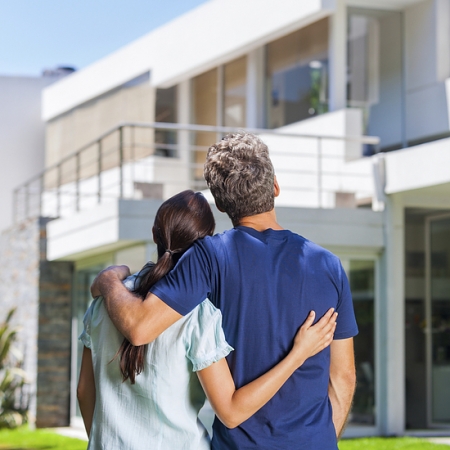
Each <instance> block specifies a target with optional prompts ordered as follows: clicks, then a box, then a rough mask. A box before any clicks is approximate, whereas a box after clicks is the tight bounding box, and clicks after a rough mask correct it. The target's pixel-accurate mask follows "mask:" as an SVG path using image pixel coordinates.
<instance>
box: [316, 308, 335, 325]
mask: <svg viewBox="0 0 450 450" xmlns="http://www.w3.org/2000/svg"><path fill="white" fill-rule="evenodd" d="M336 317H337V313H336V312H334V308H330V309H329V310H328V311H327V312H326V313H325V314H324V315H323V316H322V317H321V319H320V320H319V321H318V322H317V323H316V324H315V325H314V326H315V327H317V328H318V329H322V328H324V327H326V326H327V325H329V324H332V323H334V322H336Z"/></svg>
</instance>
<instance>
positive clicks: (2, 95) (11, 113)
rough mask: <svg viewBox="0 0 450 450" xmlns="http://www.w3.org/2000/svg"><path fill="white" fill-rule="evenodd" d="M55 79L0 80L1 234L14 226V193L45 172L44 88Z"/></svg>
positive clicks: (10, 78) (21, 78) (7, 78)
mask: <svg viewBox="0 0 450 450" xmlns="http://www.w3.org/2000/svg"><path fill="white" fill-rule="evenodd" d="M53 81H55V80H54V79H52V78H32V77H6V76H1V77H0V152H1V155H2V164H1V165H0V192H1V196H0V206H1V210H2V214H1V216H0V231H2V230H4V229H5V228H8V227H9V226H11V225H12V223H13V191H14V189H15V188H16V187H17V186H19V185H20V184H22V183H25V182H26V181H28V180H29V179H30V178H32V177H33V176H35V175H36V174H38V173H39V172H40V171H42V170H43V169H44V161H45V146H44V133H45V128H44V125H45V124H44V122H43V121H42V119H41V92H42V89H43V88H44V87H45V86H47V85H49V84H50V83H52V82H53Z"/></svg>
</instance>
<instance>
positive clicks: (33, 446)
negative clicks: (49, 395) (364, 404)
mask: <svg viewBox="0 0 450 450" xmlns="http://www.w3.org/2000/svg"><path fill="white" fill-rule="evenodd" d="M86 447H87V442H86V441H81V440H79V439H73V438H68V437H65V436H61V435H59V434H57V433H54V432H53V431H51V430H34V431H32V430H29V429H28V428H27V427H21V428H18V429H15V430H7V429H1V430H0V450H86ZM339 450H450V447H449V446H447V445H443V444H432V443H431V442H428V441H426V440H424V439H418V438H410V437H407V438H362V439H344V440H342V441H341V442H340V443H339Z"/></svg>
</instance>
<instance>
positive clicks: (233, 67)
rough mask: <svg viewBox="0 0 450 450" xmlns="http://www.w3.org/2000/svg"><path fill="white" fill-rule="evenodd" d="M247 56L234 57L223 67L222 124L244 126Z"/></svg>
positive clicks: (236, 126)
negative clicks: (234, 58)
mask: <svg viewBox="0 0 450 450" xmlns="http://www.w3.org/2000/svg"><path fill="white" fill-rule="evenodd" d="M246 90H247V58H246V57H245V56H244V57H243V58H239V59H236V60H234V61H232V62H230V63H228V64H226V65H225V67H224V89H223V125H224V126H226V127H235V128H239V127H245V123H246V120H245V119H246V118H245V116H246Z"/></svg>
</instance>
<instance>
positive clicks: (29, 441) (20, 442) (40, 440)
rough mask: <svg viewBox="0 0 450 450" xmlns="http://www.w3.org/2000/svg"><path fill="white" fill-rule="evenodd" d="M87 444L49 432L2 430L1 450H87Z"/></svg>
mask: <svg viewBox="0 0 450 450" xmlns="http://www.w3.org/2000/svg"><path fill="white" fill-rule="evenodd" d="M86 448H87V442H86V441H81V440H79V439H72V438H68V437H65V436H61V435H59V434H56V433H54V432H52V431H49V430H35V431H31V430H29V429H28V428H27V427H20V428H18V429H15V430H8V429H1V430H0V449H1V450H6V449H8V450H13V449H14V450H86Z"/></svg>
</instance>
